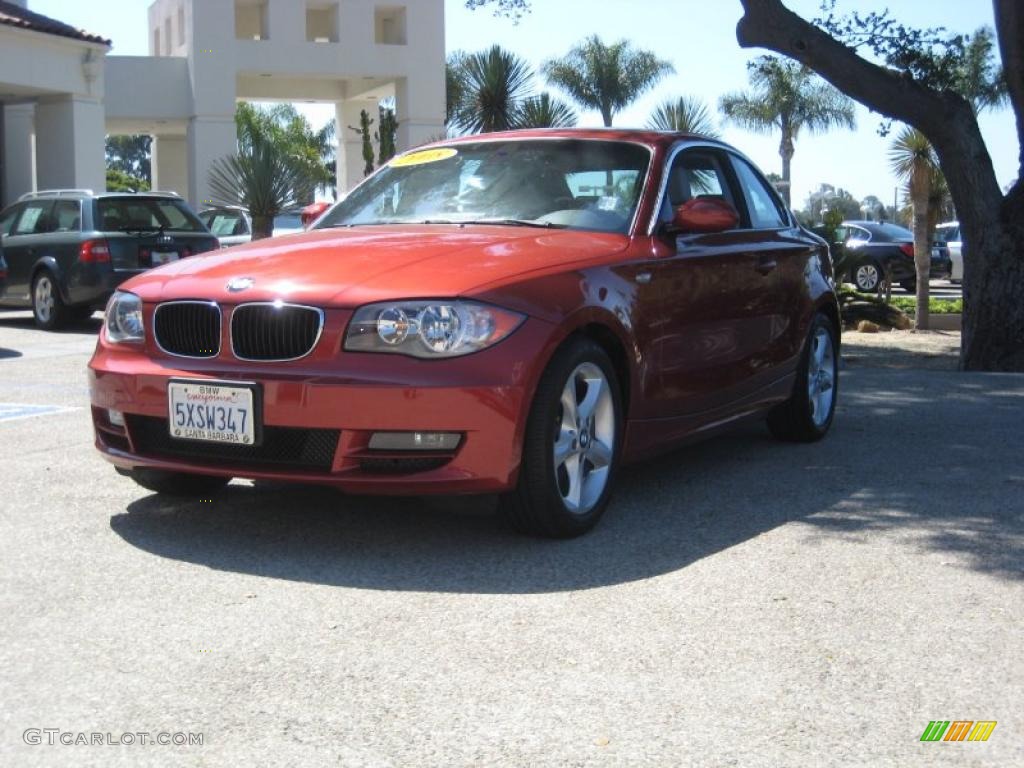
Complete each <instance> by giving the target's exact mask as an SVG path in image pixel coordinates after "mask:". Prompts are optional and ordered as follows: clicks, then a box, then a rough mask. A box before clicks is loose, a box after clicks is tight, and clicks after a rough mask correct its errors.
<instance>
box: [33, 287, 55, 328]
mask: <svg viewBox="0 0 1024 768" xmlns="http://www.w3.org/2000/svg"><path fill="white" fill-rule="evenodd" d="M34 306H35V311H36V317H38V318H39V322H41V323H48V322H50V318H51V317H52V316H53V281H52V280H50V278H49V277H48V276H47V275H43V276H41V277H40V278H39V279H38V280H36V290H35V299H34Z"/></svg>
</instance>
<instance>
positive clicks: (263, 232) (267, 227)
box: [252, 214, 274, 240]
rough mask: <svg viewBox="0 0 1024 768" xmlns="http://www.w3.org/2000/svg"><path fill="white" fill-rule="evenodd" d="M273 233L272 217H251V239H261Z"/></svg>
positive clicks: (271, 235)
mask: <svg viewBox="0 0 1024 768" xmlns="http://www.w3.org/2000/svg"><path fill="white" fill-rule="evenodd" d="M273 235H274V217H273V216H256V215H255V214H254V215H253V217H252V239H253V240H263V239H264V238H267V237H273Z"/></svg>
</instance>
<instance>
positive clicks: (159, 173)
mask: <svg viewBox="0 0 1024 768" xmlns="http://www.w3.org/2000/svg"><path fill="white" fill-rule="evenodd" d="M151 167H152V169H153V189H159V190H161V191H163V192H177V193H178V194H179V195H181V196H182V197H188V196H189V186H188V170H189V169H188V147H187V144H186V141H185V137H184V136H154V137H153V161H152V164H151Z"/></svg>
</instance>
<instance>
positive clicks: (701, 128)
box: [647, 96, 719, 138]
mask: <svg viewBox="0 0 1024 768" xmlns="http://www.w3.org/2000/svg"><path fill="white" fill-rule="evenodd" d="M647 127H648V128H651V129H653V130H655V131H677V132H679V133H695V134H700V135H702V136H709V137H711V138H718V135H719V134H718V129H717V128H716V127H715V121H714V119H713V118H712V117H711V110H709V109H708V106H707V104H705V103H704V102H703V101H701V100H700V99H698V98H697V97H695V96H680V97H679V98H678V99H668V100H666V101H663V102H661V104H659V105H658V108H657V109H655V110H654V114H653V115H651V119H650V120H648V121H647Z"/></svg>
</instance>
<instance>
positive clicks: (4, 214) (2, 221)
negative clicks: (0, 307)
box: [0, 203, 21, 301]
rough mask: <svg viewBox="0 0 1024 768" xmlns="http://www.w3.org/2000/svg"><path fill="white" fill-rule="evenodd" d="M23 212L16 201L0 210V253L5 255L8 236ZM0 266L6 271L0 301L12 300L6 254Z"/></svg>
mask: <svg viewBox="0 0 1024 768" xmlns="http://www.w3.org/2000/svg"><path fill="white" fill-rule="evenodd" d="M20 213H21V205H20V204H19V203H15V204H14V205H12V206H10V207H8V208H7V209H5V210H4V211H0V255H3V253H4V248H6V247H7V236H8V235H9V234H10V232H11V229H12V228H13V227H14V222H15V221H16V220H17V218H18V214H20ZM0 268H2V269H3V271H4V287H3V290H2V291H0V301H10V300H11V292H10V286H9V280H8V275H7V257H6V256H4V263H3V265H0Z"/></svg>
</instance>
